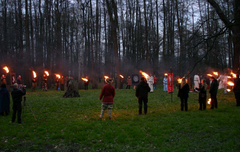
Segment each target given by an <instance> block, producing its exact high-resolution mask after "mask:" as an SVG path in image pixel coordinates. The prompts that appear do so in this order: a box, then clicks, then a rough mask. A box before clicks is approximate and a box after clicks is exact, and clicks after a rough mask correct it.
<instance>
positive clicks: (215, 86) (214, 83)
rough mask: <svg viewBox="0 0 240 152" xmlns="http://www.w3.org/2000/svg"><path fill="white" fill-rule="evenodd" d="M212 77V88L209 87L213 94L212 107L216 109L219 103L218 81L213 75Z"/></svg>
mask: <svg viewBox="0 0 240 152" xmlns="http://www.w3.org/2000/svg"><path fill="white" fill-rule="evenodd" d="M210 78H211V81H212V83H211V85H210V89H209V93H210V95H211V108H210V109H214V108H217V105H218V102H217V92H218V81H217V79H216V78H214V77H213V76H212V77H210Z"/></svg>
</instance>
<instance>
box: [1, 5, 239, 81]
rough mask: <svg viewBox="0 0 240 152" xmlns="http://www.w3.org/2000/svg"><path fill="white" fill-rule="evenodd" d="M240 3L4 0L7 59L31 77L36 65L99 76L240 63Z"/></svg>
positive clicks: (3, 34) (177, 71) (234, 66)
mask: <svg viewBox="0 0 240 152" xmlns="http://www.w3.org/2000/svg"><path fill="white" fill-rule="evenodd" d="M239 8H240V2H239V0H0V27H1V28H0V54H1V56H0V66H1V67H4V66H8V67H9V68H10V71H12V72H15V73H16V74H21V75H22V78H23V80H25V82H26V81H27V80H29V79H31V74H29V73H31V71H32V70H35V71H37V73H38V75H39V77H41V75H42V74H43V71H44V70H48V71H50V73H52V74H53V73H60V74H61V75H64V76H66V75H67V76H68V75H69V76H73V77H74V78H75V79H80V78H81V77H85V76H88V77H90V79H96V80H98V79H100V78H102V77H103V75H109V76H111V77H114V78H117V79H119V78H118V75H120V74H121V75H124V76H125V77H127V75H130V74H132V73H138V72H139V70H143V71H146V72H147V73H151V74H154V75H156V76H157V77H163V75H164V73H165V72H168V71H169V70H170V68H171V69H172V71H173V72H174V75H179V76H183V75H185V74H187V73H188V72H189V73H190V74H192V75H193V74H195V73H197V72H199V73H205V72H206V71H208V70H212V69H214V70H217V71H219V72H220V73H221V72H222V73H224V72H226V71H227V70H229V69H231V70H237V69H238V68H239V52H240V51H239V49H240V43H239V42H240V9H239ZM1 73H4V71H3V69H2V68H1Z"/></svg>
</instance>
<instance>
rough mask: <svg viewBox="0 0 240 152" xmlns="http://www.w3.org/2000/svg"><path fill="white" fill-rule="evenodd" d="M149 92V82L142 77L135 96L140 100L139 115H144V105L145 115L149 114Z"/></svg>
mask: <svg viewBox="0 0 240 152" xmlns="http://www.w3.org/2000/svg"><path fill="white" fill-rule="evenodd" d="M148 92H150V87H149V85H148V83H147V80H146V79H145V78H144V77H141V81H140V83H139V84H138V85H137V88H136V92H135V95H136V97H137V98H138V114H139V115H141V114H142V103H143V104H144V114H147V103H148Z"/></svg>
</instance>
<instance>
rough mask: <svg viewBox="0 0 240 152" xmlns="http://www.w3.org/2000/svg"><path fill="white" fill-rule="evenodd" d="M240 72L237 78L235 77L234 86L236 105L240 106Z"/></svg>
mask: <svg viewBox="0 0 240 152" xmlns="http://www.w3.org/2000/svg"><path fill="white" fill-rule="evenodd" d="M239 72H240V71H238V74H237V78H236V79H234V87H233V92H234V94H235V98H236V102H237V104H236V106H238V107H239V106H240V78H239Z"/></svg>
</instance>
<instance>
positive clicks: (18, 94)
mask: <svg viewBox="0 0 240 152" xmlns="http://www.w3.org/2000/svg"><path fill="white" fill-rule="evenodd" d="M25 94H26V90H25V89H24V88H23V87H22V88H21V90H20V89H18V84H17V83H15V84H14V85H13V90H12V92H11V95H12V100H13V115H12V122H15V119H16V114H17V122H18V123H19V124H21V123H22V120H21V114H22V103H21V102H22V96H23V95H25Z"/></svg>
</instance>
